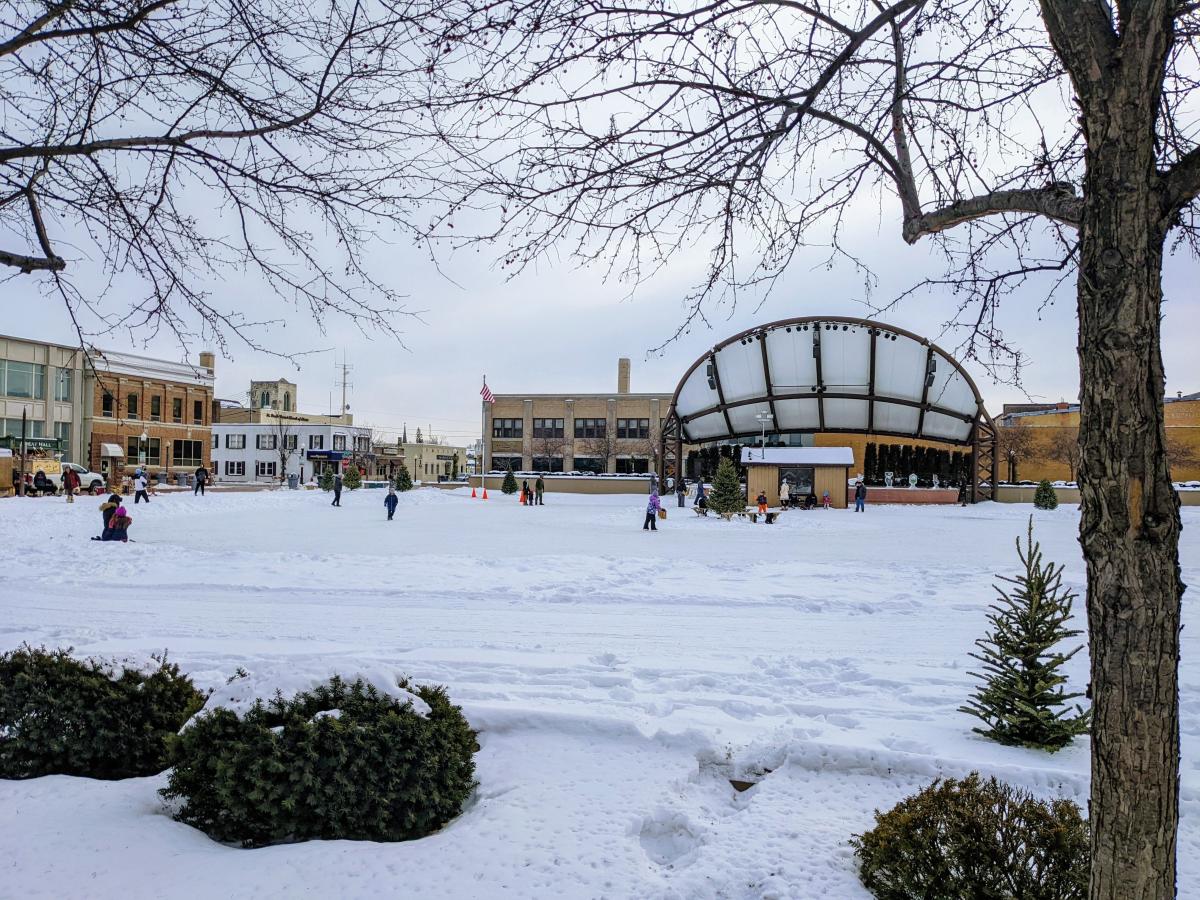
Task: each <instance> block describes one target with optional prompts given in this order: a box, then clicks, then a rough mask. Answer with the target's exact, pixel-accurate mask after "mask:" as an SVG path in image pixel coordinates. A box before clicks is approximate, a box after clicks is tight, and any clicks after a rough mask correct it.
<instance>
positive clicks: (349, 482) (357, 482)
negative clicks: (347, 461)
mask: <svg viewBox="0 0 1200 900" xmlns="http://www.w3.org/2000/svg"><path fill="white" fill-rule="evenodd" d="M342 485H343V486H344V487H345V488H346V490H348V491H356V490H358V489H359V488H360V487H362V472H360V471H359V470H358V466H356V465H354V464H353V463H352V464H351V465H350V468H348V469H347V470H346V475H345V477H344V478H343V479H342Z"/></svg>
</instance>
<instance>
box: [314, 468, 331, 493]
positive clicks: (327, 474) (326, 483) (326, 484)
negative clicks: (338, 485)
mask: <svg viewBox="0 0 1200 900" xmlns="http://www.w3.org/2000/svg"><path fill="white" fill-rule="evenodd" d="M317 484H319V485H320V487H321V490H323V491H332V490H333V469H329V468H326V469H325V470H324V471H323V472H321V480H320V481H318V482H317Z"/></svg>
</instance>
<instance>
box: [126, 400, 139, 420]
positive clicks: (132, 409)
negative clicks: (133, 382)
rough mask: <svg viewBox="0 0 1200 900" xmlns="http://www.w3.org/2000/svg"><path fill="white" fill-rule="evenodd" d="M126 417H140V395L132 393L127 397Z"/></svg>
mask: <svg viewBox="0 0 1200 900" xmlns="http://www.w3.org/2000/svg"><path fill="white" fill-rule="evenodd" d="M125 417H126V418H127V419H136V418H137V417H138V395H137V394H130V395H129V396H128V397H126V398H125Z"/></svg>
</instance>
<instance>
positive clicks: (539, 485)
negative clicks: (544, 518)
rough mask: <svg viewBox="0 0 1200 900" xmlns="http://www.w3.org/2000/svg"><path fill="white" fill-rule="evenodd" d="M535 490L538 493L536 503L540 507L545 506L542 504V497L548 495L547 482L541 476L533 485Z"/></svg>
mask: <svg viewBox="0 0 1200 900" xmlns="http://www.w3.org/2000/svg"><path fill="white" fill-rule="evenodd" d="M533 489H534V491H535V492H536V493H537V500H536V503H537V505H538V506H545V505H546V504H545V503H543V502H542V495H543V494H544V493H546V480H545V479H544V478H542V476H541V475H539V476H538V477H537V481H535V482H534V483H533Z"/></svg>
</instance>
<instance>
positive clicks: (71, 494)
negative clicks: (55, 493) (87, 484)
mask: <svg viewBox="0 0 1200 900" xmlns="http://www.w3.org/2000/svg"><path fill="white" fill-rule="evenodd" d="M62 483H63V491H64V492H65V493H66V495H67V502H68V503H74V502H75V492H76V491H77V490H79V473H78V472H76V471H75V470H74V469H72V468H69V467H67V466H64V467H63V476H62Z"/></svg>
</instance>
